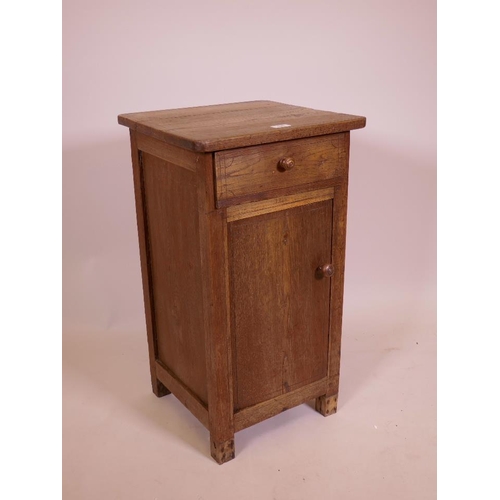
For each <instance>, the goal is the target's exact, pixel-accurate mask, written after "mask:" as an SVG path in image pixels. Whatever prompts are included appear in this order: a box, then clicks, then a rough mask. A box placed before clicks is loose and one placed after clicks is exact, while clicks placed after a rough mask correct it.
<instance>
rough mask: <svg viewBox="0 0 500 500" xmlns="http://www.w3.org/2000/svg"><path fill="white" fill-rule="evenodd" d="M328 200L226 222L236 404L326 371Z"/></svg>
mask: <svg viewBox="0 0 500 500" xmlns="http://www.w3.org/2000/svg"><path fill="white" fill-rule="evenodd" d="M331 243H332V200H327V201H322V202H319V203H313V204H310V205H305V206H301V207H297V208H292V209H288V210H282V211H278V212H274V213H270V214H266V215H261V216H257V217H251V218H248V219H241V220H237V221H234V222H230V223H229V254H230V258H229V262H230V286H231V330H232V336H233V343H234V367H233V372H234V377H235V398H234V404H235V409H236V410H240V409H242V408H246V407H249V406H252V405H255V404H257V403H260V402H262V401H266V400H268V399H271V398H275V397H277V396H279V395H282V394H286V393H288V392H290V391H294V390H296V389H298V388H300V387H303V386H305V385H307V384H311V383H313V382H316V381H319V380H321V379H323V378H325V377H326V376H327V367H328V327H329V301H330V284H331V282H330V280H329V279H327V278H326V279H318V277H317V275H316V272H315V271H316V269H317V268H318V267H319V266H321V265H323V264H326V263H328V262H330V256H331Z"/></svg>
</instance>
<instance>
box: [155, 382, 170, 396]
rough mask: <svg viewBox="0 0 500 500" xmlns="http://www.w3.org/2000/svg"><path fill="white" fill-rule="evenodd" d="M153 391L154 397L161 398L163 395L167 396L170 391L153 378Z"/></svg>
mask: <svg viewBox="0 0 500 500" xmlns="http://www.w3.org/2000/svg"><path fill="white" fill-rule="evenodd" d="M152 385H153V392H154V394H155V396H156V397H158V398H162V397H163V396H168V395H169V394H171V393H170V391H169V390H168V389H167V388H166V387H165V386H164V385H163V384H162V383H161V382H160V381H159V380H155V381H153V384H152Z"/></svg>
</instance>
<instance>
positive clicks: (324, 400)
mask: <svg viewBox="0 0 500 500" xmlns="http://www.w3.org/2000/svg"><path fill="white" fill-rule="evenodd" d="M315 409H316V411H317V412H319V413H321V415H323V416H324V417H328V415H332V414H333V413H337V394H335V395H334V396H327V395H326V394H325V395H324V396H320V397H319V398H316V405H315Z"/></svg>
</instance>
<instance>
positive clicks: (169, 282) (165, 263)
mask: <svg viewBox="0 0 500 500" xmlns="http://www.w3.org/2000/svg"><path fill="white" fill-rule="evenodd" d="M141 156H142V161H141V163H142V175H143V183H144V203H145V212H146V235H147V243H148V258H149V263H150V274H151V276H150V279H151V285H150V286H151V289H152V296H153V304H152V310H153V330H154V333H155V338H156V345H157V353H158V354H157V356H158V359H159V361H161V363H163V365H165V366H166V367H167V368H168V369H169V370H170V371H171V372H172V373H173V374H174V375H175V377H176V378H177V379H179V380H180V381H181V382H182V383H183V384H184V385H185V386H187V387H188V388H189V389H190V390H191V391H192V392H193V393H194V394H196V395H197V396H198V398H199V399H200V400H201V401H202V402H204V403H205V404H206V403H207V380H206V379H207V377H206V362H205V335H204V324H203V309H202V301H203V297H202V287H201V282H200V280H201V254H200V238H199V218H198V197H197V196H198V191H197V187H198V184H197V176H196V173H195V172H193V171H191V170H188V169H186V168H184V167H180V166H178V165H174V164H173V163H169V162H167V161H165V160H163V159H160V158H158V157H156V156H152V155H151V154H148V153H145V152H142V153H141Z"/></svg>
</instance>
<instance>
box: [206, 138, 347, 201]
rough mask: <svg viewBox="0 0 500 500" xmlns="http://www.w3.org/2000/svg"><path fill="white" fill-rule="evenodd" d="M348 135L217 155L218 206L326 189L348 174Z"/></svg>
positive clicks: (231, 150) (284, 142)
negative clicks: (312, 187)
mask: <svg viewBox="0 0 500 500" xmlns="http://www.w3.org/2000/svg"><path fill="white" fill-rule="evenodd" d="M348 149H349V134H348V133H341V134H332V135H323V136H319V137H312V138H307V139H298V140H293V141H283V142H276V143H273V144H264V145H260V146H251V147H247V148H239V149H230V150H226V151H219V152H217V153H215V183H216V205H217V207H226V206H229V205H235V204H238V203H243V202H246V201H253V200H261V199H267V198H270V197H273V196H280V195H283V194H287V193H288V192H295V191H300V188H301V187H304V186H306V185H308V184H314V183H320V184H321V186H319V185H318V187H322V186H327V185H328V184H329V183H330V184H331V183H332V182H333V179H334V178H335V177H337V176H339V175H342V174H343V173H345V170H346V168H347V161H348Z"/></svg>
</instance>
